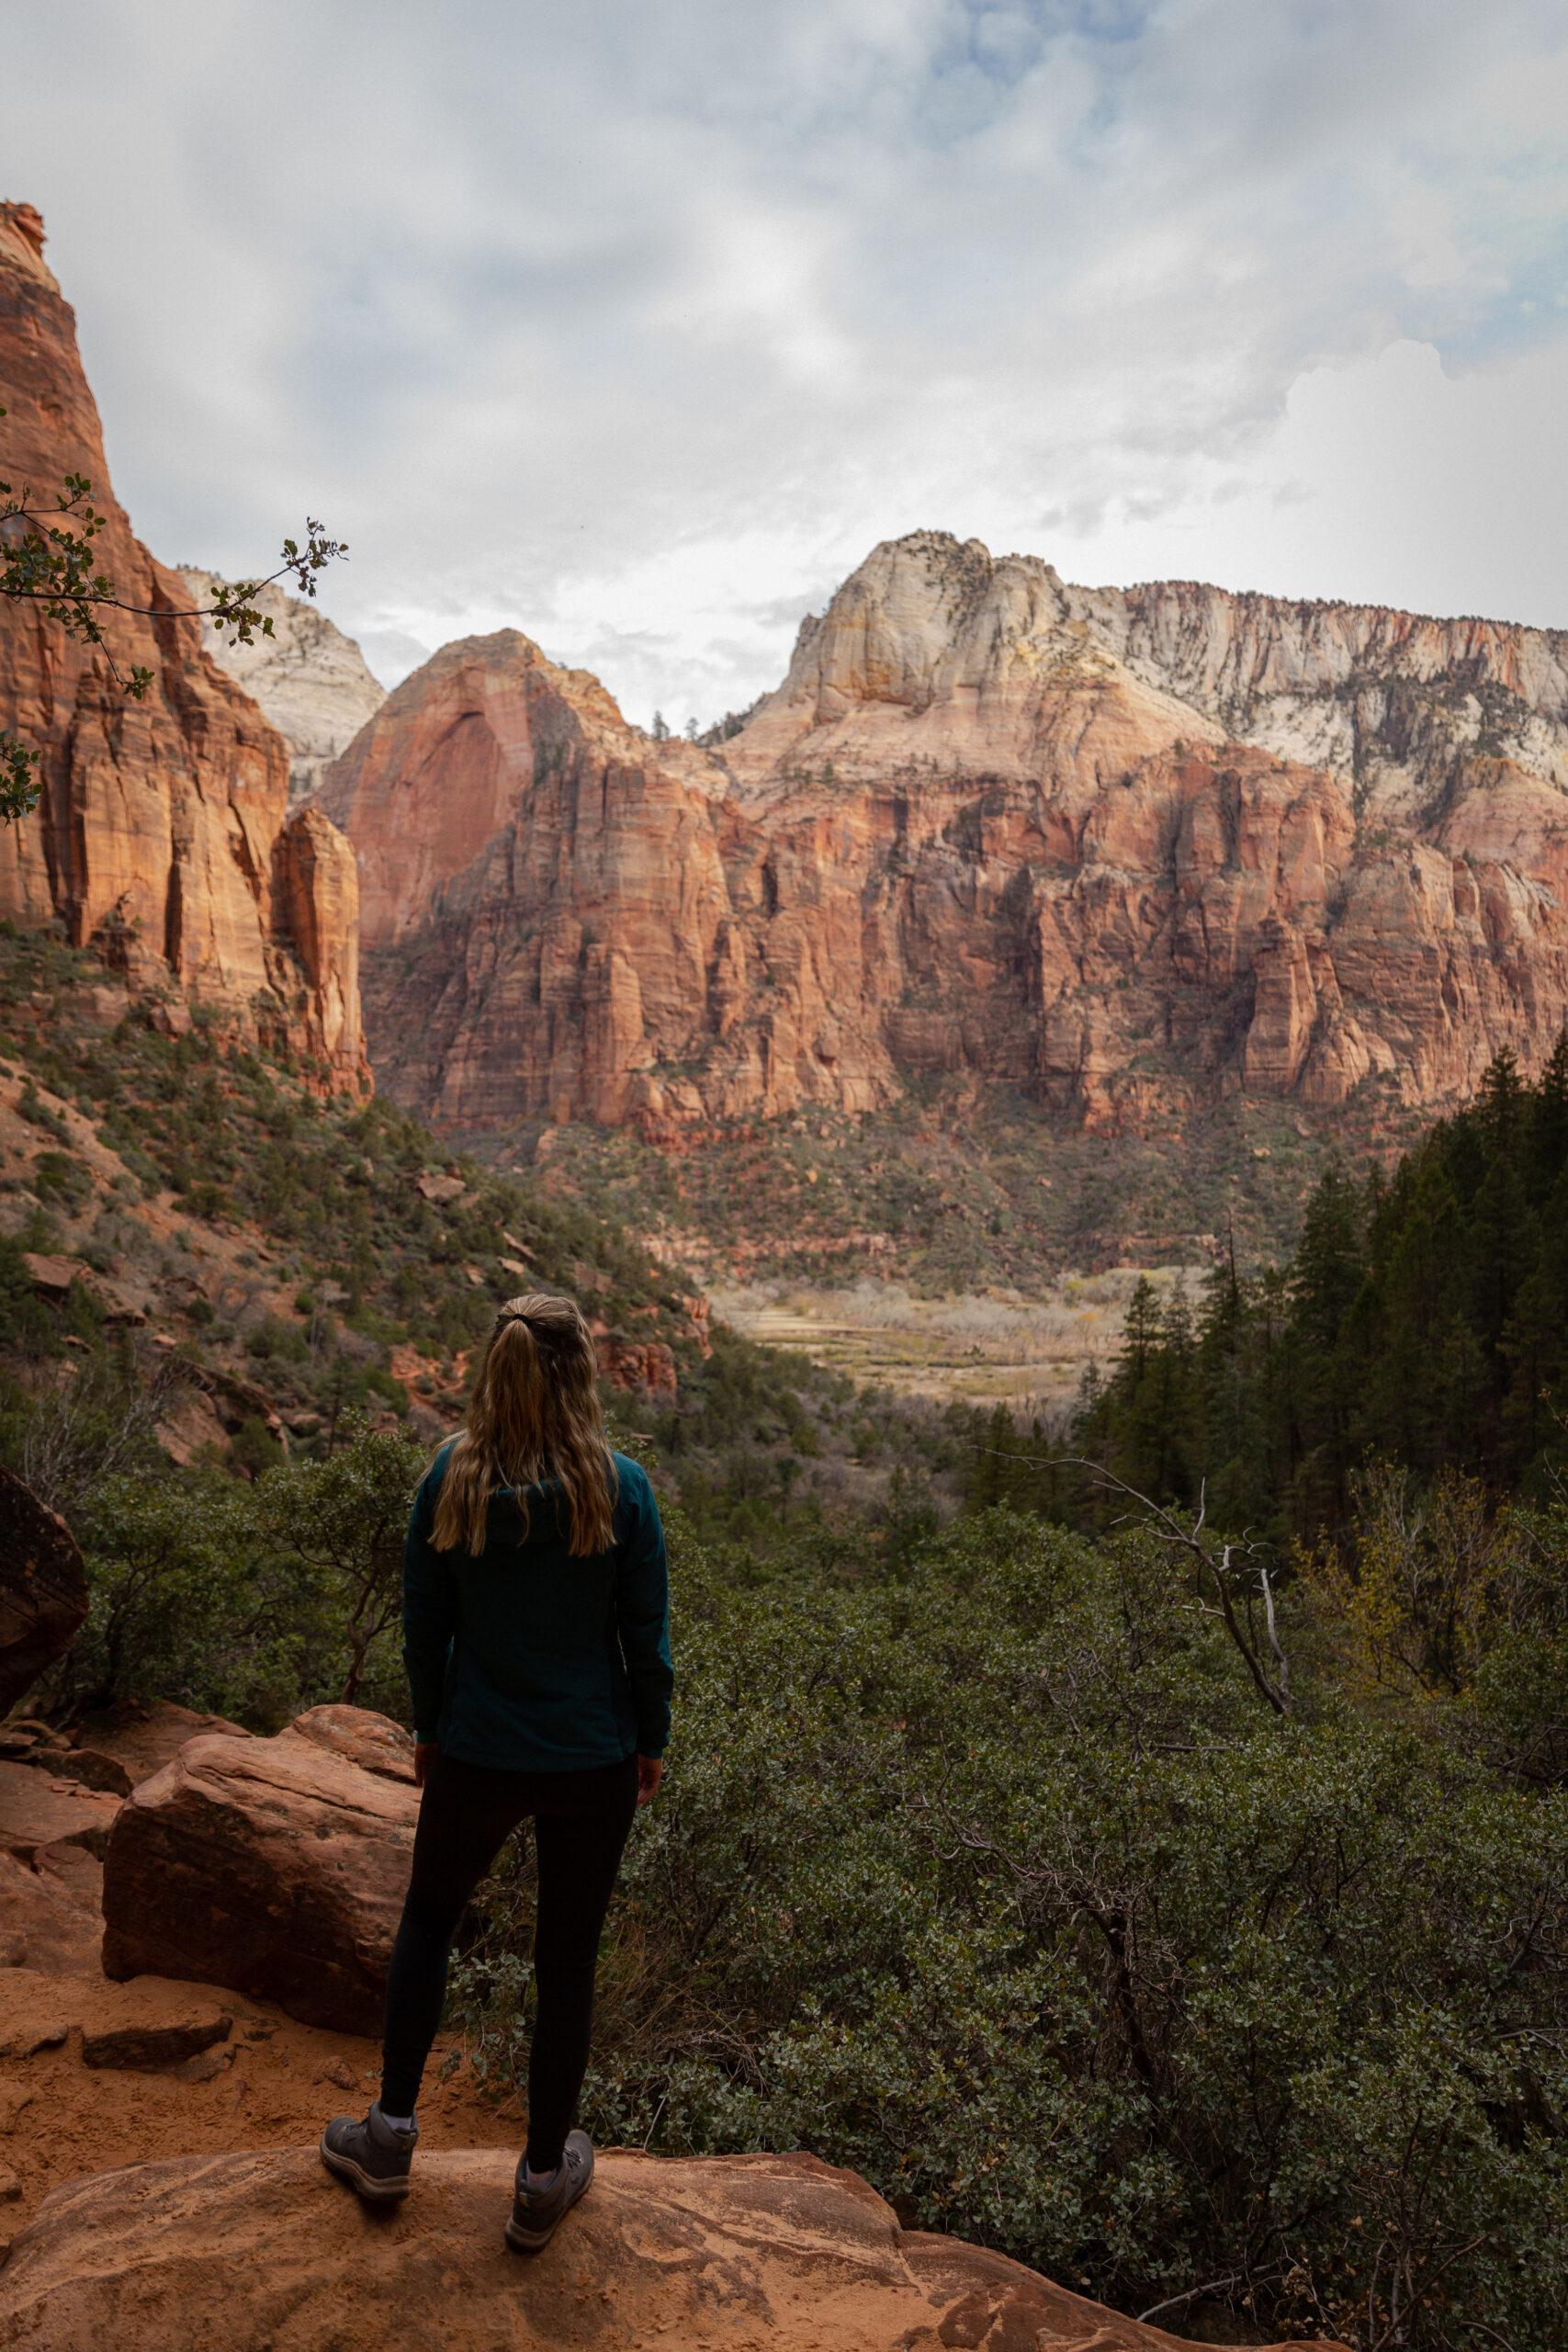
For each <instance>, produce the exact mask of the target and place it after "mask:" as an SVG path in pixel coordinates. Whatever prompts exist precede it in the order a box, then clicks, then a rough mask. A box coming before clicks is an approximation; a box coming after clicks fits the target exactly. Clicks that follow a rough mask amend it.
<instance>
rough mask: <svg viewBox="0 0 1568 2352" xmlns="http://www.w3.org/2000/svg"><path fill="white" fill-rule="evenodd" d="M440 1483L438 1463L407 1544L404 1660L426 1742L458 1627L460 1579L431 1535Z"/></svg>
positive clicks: (417, 1502) (417, 1726)
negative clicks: (458, 1585) (456, 1577)
mask: <svg viewBox="0 0 1568 2352" xmlns="http://www.w3.org/2000/svg"><path fill="white" fill-rule="evenodd" d="M439 1484H440V1469H439V1466H438V1465H436V1466H433V1467H432V1468H431V1470H430V1471H429V1473H428V1474H427V1476H425V1478H424V1480H423V1484H422V1485H421V1487H420V1490H419V1492H418V1494H417V1495H416V1496H415V1497H414V1501H413V1510H412V1514H411V1515H410V1519H409V1532H408V1535H407V1537H406V1539H405V1541H404V1544H403V1664H404V1666H405V1667H406V1668H408V1678H409V1691H410V1693H411V1695H412V1699H413V1736H414V1737H415V1739H416V1740H418V1741H419V1742H420V1743H421V1745H422V1746H423V1744H425V1743H426V1742H428V1741H431V1740H433V1739H434V1737H435V1729H436V1725H437V1724H438V1722H439V1721H440V1717H441V1701H442V1696H443V1693H444V1691H445V1690H446V1662H447V1659H448V1657H450V1655H451V1649H452V1637H453V1635H454V1634H455V1633H456V1632H457V1583H456V1580H455V1578H454V1577H453V1575H452V1571H451V1569H450V1568H449V1567H448V1566H447V1565H446V1560H445V1559H444V1558H443V1557H442V1555H441V1554H440V1553H439V1552H438V1551H437V1550H436V1549H435V1546H434V1544H433V1543H432V1542H431V1540H430V1531H431V1521H432V1519H433V1517H434V1510H435V1491H436V1488H437V1487H438V1486H439Z"/></svg>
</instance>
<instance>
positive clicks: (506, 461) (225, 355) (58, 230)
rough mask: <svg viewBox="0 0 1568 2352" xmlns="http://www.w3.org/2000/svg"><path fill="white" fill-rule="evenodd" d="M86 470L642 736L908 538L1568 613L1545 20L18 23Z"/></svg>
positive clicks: (1565, 225)
mask: <svg viewBox="0 0 1568 2352" xmlns="http://www.w3.org/2000/svg"><path fill="white" fill-rule="evenodd" d="M6 70H7V81H8V86H9V90H10V92H11V96H10V100H9V102H8V104H7V106H6V126H5V164H4V168H3V170H0V196H4V197H8V198H23V199H27V200H29V201H31V202H33V203H35V204H37V205H38V206H39V209H40V210H41V211H42V212H43V214H44V216H45V221H46V226H47V228H48V231H49V234H50V245H49V258H50V260H51V264H52V266H53V267H54V269H55V272H56V275H57V276H58V277H60V279H61V282H62V286H63V288H64V290H65V292H66V294H67V295H68V297H69V298H70V299H71V300H72V301H73V303H74V305H75V308H76V311H77V316H78V321H79V325H80V332H81V340H82V345H83V351H84V356H85V360H86V364H87V368H88V373H89V376H90V379H91V380H92V383H93V386H94V389H95V390H96V394H97V398H98V402H99V406H100V408H101V410H102V411H103V413H104V418H105V424H106V432H107V447H108V456H109V461H110V465H111V468H112V470H113V474H114V481H115V487H116V490H117V492H118V495H119V497H120V498H121V500H122V501H123V502H124V503H125V504H126V505H127V506H128V507H129V509H130V514H131V516H132V519H133V521H134V522H135V524H136V526H137V528H138V529H139V531H140V532H141V536H142V537H143V538H145V539H146V540H147V541H148V543H149V544H150V545H151V546H152V548H153V550H154V551H155V553H157V554H158V555H160V556H162V557H163V558H164V560H167V561H175V562H198V563H202V564H207V565H210V566H212V567H213V568H215V569H217V570H220V571H226V572H228V573H230V574H231V575H235V574H251V573H254V572H257V571H262V570H263V569H265V568H268V566H269V563H270V561H271V560H276V559H275V558H274V557H273V554H272V551H273V549H274V548H276V545H277V542H278V541H279V539H280V538H281V537H282V535H283V534H284V533H285V532H286V531H293V532H297V531H298V527H299V523H300V521H301V520H302V519H303V517H304V515H305V514H306V513H307V512H309V513H310V514H313V515H320V516H321V517H322V518H324V520H325V521H326V523H327V524H328V526H329V527H330V528H331V529H332V530H333V532H335V533H336V534H337V535H338V536H340V537H343V538H344V539H346V540H347V541H348V543H349V547H350V555H349V559H348V560H347V562H346V563H344V564H343V565H341V566H336V567H334V568H333V571H332V572H331V573H330V574H329V575H328V576H327V577H326V579H325V580H324V582H323V584H322V588H321V605H322V607H323V609H324V610H325V611H327V612H328V613H329V614H330V615H331V616H332V617H333V619H334V620H335V621H337V622H338V623H339V624H340V626H342V627H343V628H346V629H348V630H349V631H350V632H351V633H352V634H353V635H355V636H356V637H357V638H358V639H359V640H360V642H361V643H362V644H363V645H364V647H365V649H366V651H367V655H368V657H369V659H370V661H371V663H372V666H373V667H374V668H375V669H376V670H377V672H378V674H379V675H380V676H381V677H382V678H383V680H384V681H386V682H387V683H389V684H390V683H392V682H394V681H395V680H396V679H397V678H398V677H399V676H400V675H402V674H403V673H406V672H407V671H408V670H409V669H410V668H412V667H413V666H414V665H415V664H417V663H418V662H421V661H422V660H423V659H424V658H425V656H426V655H427V654H428V653H429V652H431V651H433V650H434V649H435V648H436V647H437V646H439V645H441V644H443V643H445V642H446V641H447V640H448V639H452V638H454V637H460V636H465V635H468V634H471V633H474V632H477V631H481V630H489V629H492V628H502V627H514V628H522V629H525V631H526V632H527V633H528V634H529V635H530V636H531V637H534V638H536V639H537V640H538V642H539V643H540V644H541V645H542V646H543V647H544V649H545V650H546V651H547V653H549V654H550V655H552V656H553V657H554V658H555V659H557V660H558V661H564V662H573V663H578V664H581V665H582V666H584V667H586V668H589V669H592V670H593V671H595V672H596V673H598V674H599V675H600V676H601V677H602V678H603V679H604V682H605V684H607V685H608V686H609V687H610V689H611V690H612V692H613V693H615V695H616V696H617V697H618V698H619V700H620V701H621V703H622V706H623V707H624V708H625V709H626V712H627V714H628V716H630V717H631V718H634V719H636V720H637V721H638V722H639V723H642V724H647V723H648V722H649V719H650V718H651V716H652V713H653V711H654V709H655V708H656V707H657V708H659V709H661V710H662V711H663V713H664V714H665V716H666V718H668V719H669V721H670V722H671V724H672V725H674V726H676V727H680V726H682V725H684V724H685V722H686V721H687V719H688V718H693V717H694V718H697V719H698V720H699V721H701V722H702V723H704V724H706V723H708V722H710V721H711V720H713V719H714V718H717V717H718V716H719V715H720V714H721V713H722V712H724V711H725V710H727V709H734V708H740V707H744V706H745V705H746V704H747V703H749V702H750V700H751V699H752V698H753V696H754V695H757V694H758V693H759V692H761V691H763V690H765V689H767V688H769V687H771V686H773V685H775V684H777V683H778V681H779V679H780V678H781V677H782V675H783V673H784V668H785V666H786V664H787V662H788V658H789V653H790V649H791V646H792V644H793V641H794V639H795V630H796V628H797V627H798V624H799V621H800V619H801V617H802V616H803V615H804V614H805V613H806V612H807V611H808V610H817V611H820V610H821V608H822V606H823V605H824V604H825V603H826V601H827V599H828V598H829V595H830V594H832V591H833V589H834V587H835V586H836V585H837V583H838V582H840V580H841V579H842V578H843V577H844V576H845V575H846V574H847V573H848V572H849V571H852V569H853V568H854V566H855V565H856V564H857V563H858V562H860V561H861V560H863V558H864V556H865V555H866V554H868V553H869V551H870V549H871V548H873V547H874V545H875V544H876V543H877V541H879V540H881V539H886V538H891V537H897V536H898V535H899V534H900V533H902V532H905V531H909V530H915V529H922V528H924V529H942V530H949V531H953V532H954V533H956V534H957V536H958V537H961V538H968V537H978V538H981V539H983V540H984V541H985V542H986V544H987V546H988V547H989V548H992V549H993V551H995V552H997V553H998V554H1000V553H1005V552H1010V551H1017V552H1021V553H1026V554H1032V555H1039V556H1043V557H1044V558H1045V559H1046V560H1049V561H1050V562H1052V563H1054V564H1055V566H1056V568H1057V570H1058V571H1061V572H1062V573H1063V574H1064V575H1065V576H1066V578H1068V579H1072V580H1077V581H1081V582H1088V583H1090V584H1097V583H1100V582H1117V583H1124V582H1132V581H1135V580H1146V579H1159V578H1183V579H1203V580H1212V581H1215V582H1219V583H1221V584H1222V585H1224V586H1226V587H1232V588H1251V589H1261V590H1266V591H1269V592H1270V593H1273V594H1281V595H1288V596H1325V597H1341V598H1346V599H1350V600H1355V601H1371V602H1377V603H1382V604H1389V605H1402V606H1405V607H1407V608H1410V609H1413V610H1416V611H1422V612H1432V613H1439V614H1448V613H1455V612H1479V613H1484V614H1487V615H1490V616H1495V617H1498V618H1504V619H1511V620H1523V621H1530V622H1535V623H1538V624H1542V625H1546V626H1550V627H1556V628H1563V627H1568V563H1565V561H1564V550H1565V548H1568V432H1565V430H1564V419H1565V418H1568V135H1565V128H1564V127H1565V126H1568V6H1565V5H1564V0H1487V4H1486V6H1477V5H1476V0H995V5H993V4H992V0H558V4H557V5H539V4H537V0H439V5H432V0H376V5H375V6H371V5H370V0H265V5H258V0H250V5H249V6H244V7H241V6H236V5H234V0H49V5H48V6H45V7H31V8H28V9H26V10H23V9H20V8H17V9H14V10H9V11H7V22H6Z"/></svg>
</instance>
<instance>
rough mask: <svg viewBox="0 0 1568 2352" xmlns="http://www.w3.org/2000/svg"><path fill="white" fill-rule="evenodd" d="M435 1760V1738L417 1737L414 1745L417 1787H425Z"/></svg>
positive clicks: (415, 1783) (414, 1776)
mask: <svg viewBox="0 0 1568 2352" xmlns="http://www.w3.org/2000/svg"><path fill="white" fill-rule="evenodd" d="M434 1761H435V1742H434V1740H433V1739H416V1740H415V1742H414V1747H413V1784H414V1787H415V1788H416V1789H423V1786H424V1783H425V1780H426V1777H427V1776H428V1774H429V1771H430V1768H431V1766H432V1765H433V1764H434Z"/></svg>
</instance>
